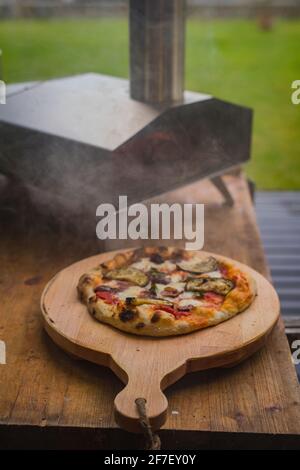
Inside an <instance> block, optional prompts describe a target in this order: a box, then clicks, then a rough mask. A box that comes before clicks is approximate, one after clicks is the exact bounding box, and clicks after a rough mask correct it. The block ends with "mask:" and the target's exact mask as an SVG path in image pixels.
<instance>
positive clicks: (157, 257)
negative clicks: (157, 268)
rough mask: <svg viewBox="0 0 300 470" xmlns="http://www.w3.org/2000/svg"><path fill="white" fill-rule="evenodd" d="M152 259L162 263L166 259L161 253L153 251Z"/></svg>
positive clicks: (153, 261) (154, 261)
mask: <svg viewBox="0 0 300 470" xmlns="http://www.w3.org/2000/svg"><path fill="white" fill-rule="evenodd" d="M150 261H151V262H152V263H155V264H162V263H163V262H164V259H163V257H162V256H161V255H160V254H159V253H153V255H151V256H150Z"/></svg>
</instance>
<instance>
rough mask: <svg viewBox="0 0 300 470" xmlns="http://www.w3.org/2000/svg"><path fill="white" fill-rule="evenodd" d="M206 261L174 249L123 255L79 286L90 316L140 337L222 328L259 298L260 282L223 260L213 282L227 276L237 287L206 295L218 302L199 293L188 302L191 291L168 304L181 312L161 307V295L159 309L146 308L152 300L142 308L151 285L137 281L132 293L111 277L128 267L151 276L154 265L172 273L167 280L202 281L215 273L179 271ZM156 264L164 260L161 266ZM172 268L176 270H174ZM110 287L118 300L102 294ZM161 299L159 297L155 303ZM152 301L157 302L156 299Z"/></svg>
mask: <svg viewBox="0 0 300 470" xmlns="http://www.w3.org/2000/svg"><path fill="white" fill-rule="evenodd" d="M205 258H207V255H204V254H202V253H201V252H195V251H185V250H181V249H178V248H172V247H168V248H167V247H147V248H142V249H137V250H129V251H126V252H123V253H118V254H117V255H116V256H115V257H114V258H112V259H111V260H109V261H107V262H105V263H102V264H101V265H99V266H97V267H95V268H94V269H92V270H91V271H89V272H88V273H85V274H83V275H82V276H81V278H80V279H79V282H78V286H77V289H78V294H79V298H80V300H81V301H82V302H83V303H85V304H86V305H87V308H88V311H89V313H90V314H91V315H92V316H93V317H94V318H95V319H96V320H98V321H100V322H104V323H107V324H109V325H111V326H114V327H116V328H118V329H120V330H122V331H125V332H128V333H133V334H136V335H146V336H171V335H179V334H185V333H189V332H192V331H195V330H199V329H202V328H206V327H209V326H213V325H217V324H218V323H221V322H223V321H225V320H228V319H230V318H232V317H233V316H235V315H237V314H238V313H241V312H243V311H244V310H245V309H247V308H248V307H249V305H250V304H251V303H252V302H253V300H254V297H255V295H256V285H255V281H254V279H253V278H252V277H251V276H250V275H249V274H248V273H246V272H244V271H242V270H240V269H239V268H237V267H236V266H235V265H234V264H231V263H229V262H227V261H226V262H225V261H223V259H218V257H217V256H216V257H214V258H213V259H214V260H215V261H216V262H217V264H218V271H215V272H212V273H211V276H210V277H211V279H213V278H214V277H213V276H216V275H218V276H219V277H220V276H221V278H223V277H224V278H226V279H228V280H229V282H232V283H233V284H234V287H233V288H232V289H231V290H230V292H229V293H228V294H227V295H225V296H220V295H219V296H217V295H216V294H213V295H212V294H209V293H208V296H207V295H204V298H206V297H208V298H210V297H212V300H211V301H209V300H208V301H206V300H205V301H203V300H201V297H199V296H197V295H198V294H197V295H195V293H193V294H194V296H192V297H190V300H189V298H187V299H185V298H184V297H185V296H188V295H190V294H191V293H189V294H188V293H187V292H186V291H183V292H182V293H181V294H180V295H179V296H178V297H177V299H180V298H181V297H183V299H182V300H180V301H178V300H177V301H176V300H174V299H172V298H169V300H168V301H169V302H170V303H172V302H175V304H173V305H176V302H177V307H175V311H173V307H172V308H170V307H168V306H162V305H160V304H159V302H160V299H161V296H156V298H157V303H156V304H155V305H153V304H148V303H146V300H145V303H143V300H142V301H141V302H142V303H141V304H139V305H134V304H133V303H132V302H135V301H136V299H137V298H140V297H142V299H143V295H142V294H143V292H144V291H147V289H149V285H147V286H143V287H141V286H137V285H134V283H132V282H130V283H128V282H127V283H125V284H126V289H125V291H124V292H122V289H121V288H120V284H121V286H122V287H124V286H123V284H124V281H118V280H111V279H110V280H108V278H107V277H106V276H107V275H108V273H111V272H112V271H113V270H116V273H118V272H119V271H118V270H121V269H122V268H128V267H131V268H134V270H136V269H137V270H139V271H143V272H146V273H147V272H149V267H150V269H151V266H152V269H153V265H154V266H155V270H156V269H157V270H158V271H160V272H163V273H164V274H165V273H166V275H167V276H168V274H170V273H171V275H172V276H173V277H174V278H176V275H177V277H179V276H182V277H185V278H186V277H190V276H196V278H197V279H199V278H201V277H204V276H209V273H202V274H191V273H190V272H187V273H186V272H184V271H182V270H180V269H178V263H179V264H180V262H181V266H182V265H184V266H185V265H187V266H189V263H193V262H194V260H195V259H197V260H200V261H201V260H202V261H204V259H205ZM150 260H154V261H150ZM155 261H158V263H156V262H155ZM184 263H185V264H184ZM174 264H175V265H176V266H177V267H176V269H175V270H174V269H173V268H174ZM171 267H172V270H173V271H168V269H169V270H170V269H171ZM141 268H142V269H141ZM147 270H148V271H147ZM220 270H221V271H222V273H225V274H224V276H223V275H222V274H221V272H220ZM222 276H223V277H222ZM122 283H123V284H122ZM149 284H150V282H149ZM170 284H171V283H170ZM183 284H184V285H185V284H186V280H185V281H183V282H180V281H179V282H177V284H175V285H176V286H177V285H180V287H181V289H182V285H183ZM173 285H174V283H173ZM106 286H107V288H108V289H114V293H113V295H112V296H111V295H110V294H109V293H108V294H107V297H108V299H106V298H105V294H104V295H103V292H102V289H105V288H106ZM114 286H116V287H114ZM167 287H168V286H167ZM97 289H98V290H100V291H101V292H102V295H101V294H100V295H101V297H104V298H99V296H98V294H97ZM123 290H124V289H123ZM104 292H105V291H104ZM178 292H179V291H178ZM194 297H195V298H194ZM221 297H222V298H221ZM156 298H155V296H154V301H155V302H156ZM132 299H133V300H132ZM197 299H198V300H197ZM199 299H200V300H199ZM150 301H153V298H152V300H151V299H150ZM180 302H181V303H184V302H186V303H189V302H190V303H191V305H189V310H187V311H185V310H184V307H181V308H179V307H178V305H180ZM219 302H220V303H219ZM193 304H195V305H193ZM191 307H192V308H191ZM170 312H171V313H170Z"/></svg>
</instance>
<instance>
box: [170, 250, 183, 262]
mask: <svg viewBox="0 0 300 470" xmlns="http://www.w3.org/2000/svg"><path fill="white" fill-rule="evenodd" d="M183 256H184V250H182V249H180V248H178V249H177V250H174V251H173V253H172V255H171V257H170V261H173V262H175V263H176V262H177V261H179V260H180V259H182V258H183Z"/></svg>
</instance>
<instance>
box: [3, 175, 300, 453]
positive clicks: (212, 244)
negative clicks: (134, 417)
mask: <svg viewBox="0 0 300 470" xmlns="http://www.w3.org/2000/svg"><path fill="white" fill-rule="evenodd" d="M227 183H228V184H229V188H230V191H231V193H232V195H233V197H234V199H235V206H234V207H232V208H226V207H223V206H222V205H221V197H219V195H218V193H217V191H216V190H215V188H214V187H213V186H212V185H211V184H210V183H209V182H202V183H201V184H193V185H192V186H189V187H187V188H183V189H182V190H180V191H176V192H175V191H174V192H173V193H169V194H167V195H165V197H164V198H163V199H164V201H182V202H195V201H196V202H203V203H205V204H206V206H205V222H206V226H205V247H204V248H205V249H206V250H208V251H213V252H216V253H222V254H224V255H226V256H229V257H232V258H235V259H237V260H239V261H241V262H243V263H246V264H248V265H249V266H251V267H252V268H254V269H256V270H258V271H259V272H260V273H261V274H263V275H264V276H268V270H267V267H266V264H265V258H264V254H263V250H262V248H261V243H260V239H259V235H258V231H257V227H256V221H255V214H254V210H253V207H252V204H251V201H250V198H249V194H248V188H247V184H246V182H245V180H244V179H243V178H242V177H239V176H230V177H227ZM160 200H162V198H161V199H160ZM18 224H20V220H19V219H18ZM128 245H129V246H130V244H128ZM109 248H110V249H114V248H116V249H117V248H119V246H118V244H117V243H114V244H113V243H111V245H110V247H109ZM97 252H99V245H98V244H97V243H96V242H90V241H87V240H86V241H84V242H83V241H82V240H74V238H70V237H68V236H67V234H64V233H60V234H57V233H54V234H52V230H51V229H50V228H47V227H44V228H43V230H42V229H39V228H38V227H37V223H33V224H32V225H26V226H24V227H19V229H18V234H17V231H16V230H10V229H5V231H4V230H1V243H0V266H1V271H0V292H1V307H0V339H2V340H4V341H5V342H6V346H7V364H6V365H0V370H1V374H0V390H1V392H0V393H1V398H0V423H1V425H0V435H1V444H0V445H1V447H2V446H3V447H35V446H36V447H39V448H49V447H50V448H55V447H57V448H59V447H60V448H61V447H68V448H106V449H114V448H115V449H116V448H133V447H138V446H139V445H142V444H143V443H142V441H141V440H139V437H138V436H137V437H136V440H134V438H133V437H132V436H131V435H130V434H128V433H126V432H125V431H121V430H119V429H118V427H117V426H116V423H115V420H114V415H113V401H114V397H115V396H116V395H117V394H118V393H119V392H120V391H121V389H122V388H123V385H122V383H121V381H119V379H117V378H116V377H115V375H114V373H112V372H111V371H110V370H109V369H108V368H106V367H101V366H98V365H95V364H91V363H88V362H86V361H78V360H75V359H72V358H71V357H69V356H68V355H67V354H65V353H64V352H63V351H61V350H60V348H58V347H57V346H55V345H54V343H53V342H52V341H51V340H50V339H49V338H48V337H47V335H46V334H45V333H44V331H43V328H42V322H41V316H40V305H39V302H40V296H41V294H42V291H43V289H44V287H45V284H46V282H47V281H48V279H50V278H51V277H52V276H54V275H55V273H57V272H58V271H59V270H61V269H63V268H64V267H66V266H68V265H69V264H70V263H72V262H75V261H77V260H80V259H82V258H84V257H86V256H90V255H93V254H96V253H97ZM165 393H166V396H167V399H168V402H169V411H168V416H167V420H166V422H165V424H164V426H163V428H162V430H161V431H160V435H161V437H162V441H163V446H165V448H187V447H190V448H203V447H204V448H209V447H210V448H216V447H220V448H221V447H224V446H225V447H226V448H238V447H239V446H241V445H242V446H244V447H246V446H248V447H252V448H253V447H260V448H261V447H272V446H274V447H276V448H279V447H287V446H290V447H291V446H295V445H298V446H299V435H300V405H299V403H300V399H299V385H298V382H297V378H296V374H295V370H294V366H293V364H292V362H291V356H290V351H289V346H288V343H287V340H286V337H285V334H284V328H283V324H282V322H281V321H279V323H278V324H277V325H276V327H275V328H274V330H273V332H272V333H271V335H270V337H269V339H268V340H267V342H266V345H265V347H264V348H263V349H261V350H260V351H259V352H257V353H256V354H254V355H253V356H252V357H251V358H249V359H248V360H247V361H245V362H242V363H241V364H240V365H238V366H236V367H234V368H229V369H224V368H222V369H211V370H207V371H202V372H195V373H192V374H189V375H187V376H185V377H183V378H182V379H181V380H179V381H178V382H177V383H175V384H174V385H172V386H171V387H169V388H168V389H167V390H166V391H165Z"/></svg>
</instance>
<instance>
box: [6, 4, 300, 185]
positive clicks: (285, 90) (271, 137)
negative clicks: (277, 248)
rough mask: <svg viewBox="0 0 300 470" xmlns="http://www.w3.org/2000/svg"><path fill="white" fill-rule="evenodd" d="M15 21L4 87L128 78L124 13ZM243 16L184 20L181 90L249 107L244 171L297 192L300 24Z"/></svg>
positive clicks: (9, 25) (9, 24) (9, 30)
mask: <svg viewBox="0 0 300 470" xmlns="http://www.w3.org/2000/svg"><path fill="white" fill-rule="evenodd" d="M239 1H242V2H243V0H239ZM249 1H250V2H251V0H248V2H249ZM121 3H122V2H121ZM299 7H300V5H299ZM299 11H300V8H299ZM110 13H111V12H110ZM8 16H9V15H8ZM17 16H18V17H17V18H16V17H15V15H13V17H11V16H10V17H9V18H7V19H5V20H2V21H0V49H2V53H3V57H2V70H3V78H4V80H5V81H6V82H7V83H13V82H23V81H35V80H45V79H49V78H53V77H60V76H66V75H72V74H79V73H85V72H99V73H104V74H109V75H115V76H120V77H127V76H128V21H127V17H126V12H124V11H123V10H122V9H120V10H116V15H111V14H109V15H105V16H101V15H97V17H96V18H91V17H87V16H86V15H84V16H80V17H78V15H77V16H76V15H75V17H74V15H71V17H69V16H68V15H67V16H66V15H64V17H60V18H57V17H51V15H50V16H49V15H43V17H42V18H41V17H39V18H36V17H35V18H33V17H32V14H31V15H29V16H30V17H29V18H27V17H25V18H24V14H21V15H20V14H18V15H17ZM25 16H27V15H25ZM39 16H41V15H39ZM245 16H246V17H245V18H241V17H234V18H232V15H229V17H228V15H224V14H223V15H220V14H214V15H208V16H207V14H206V15H198V14H191V13H190V14H189V16H188V21H187V35H186V88H188V89H191V90H195V91H200V92H205V93H209V94H212V95H214V96H216V97H219V98H221V99H224V100H229V101H231V102H234V103H237V104H243V105H246V106H250V107H251V108H253V109H254V113H255V114H254V116H255V118H254V134H253V147H252V160H251V162H250V163H249V164H248V165H247V173H248V174H249V176H250V177H251V178H252V179H253V180H254V181H255V183H256V184H257V186H258V188H261V189H300V105H298V106H297V105H293V104H292V102H291V93H292V89H291V84H292V82H293V81H294V80H296V79H298V80H300V18H292V19H291V18H289V17H288V16H289V15H284V16H285V17H281V15H276V17H275V16H274V17H273V15H271V14H269V13H268V11H267V13H266V10H259V12H258V13H257V12H256V14H255V15H250V16H249V15H245ZM292 16H293V15H292ZM296 16H297V15H296Z"/></svg>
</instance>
